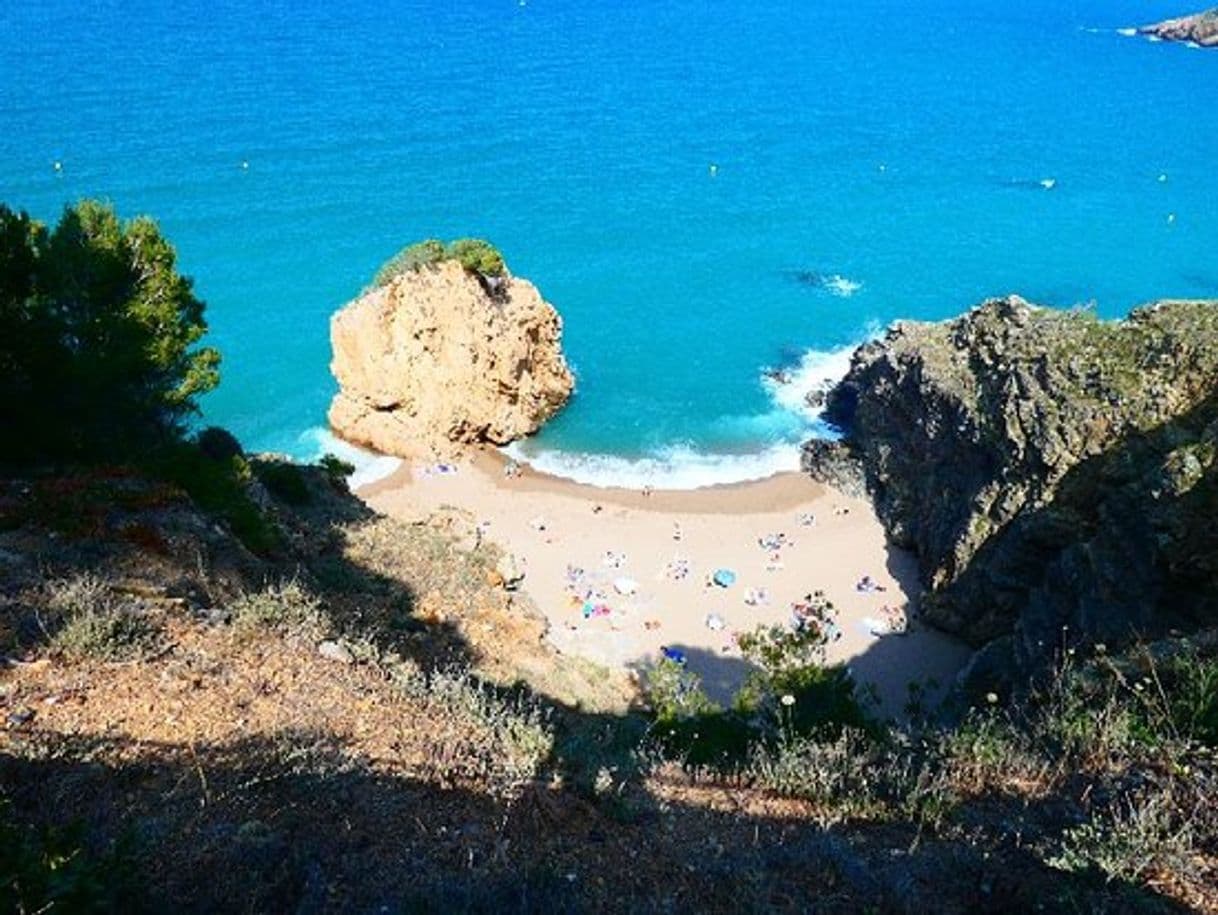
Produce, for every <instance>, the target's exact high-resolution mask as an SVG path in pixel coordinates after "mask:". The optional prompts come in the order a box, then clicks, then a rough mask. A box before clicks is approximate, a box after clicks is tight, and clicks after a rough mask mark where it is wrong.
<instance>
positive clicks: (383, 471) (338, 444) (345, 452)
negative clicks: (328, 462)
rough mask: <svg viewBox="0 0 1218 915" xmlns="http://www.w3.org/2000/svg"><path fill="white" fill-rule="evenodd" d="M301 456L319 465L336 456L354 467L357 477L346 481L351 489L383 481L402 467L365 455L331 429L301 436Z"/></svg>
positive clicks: (393, 460) (383, 456)
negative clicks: (325, 457)
mask: <svg viewBox="0 0 1218 915" xmlns="http://www.w3.org/2000/svg"><path fill="white" fill-rule="evenodd" d="M300 454H301V456H303V457H304V459H305V460H309V461H316V460H318V459H320V458H321V457H322V455H325V454H333V455H334V456H335V457H338V458H342V459H343V460H344V461H346V462H347V463H348V464H352V465H353V466H354V467H355V473H353V474H351V476H350V477H349V478H348V479H347V483H348V485H350V487H351V488H352V489H358V488H359V487H361V486H366V485H367V484H369V483H375V482H376V481H377V480H383V479H384V478H385V477H387V476H389V475H390V474H392V473H393V472H394V471H396V470H397V469H398V468H399V467H401V466H402V461H401V459H400V458H395V457H391V456H389V455H387V454H377V453H376V452H374V451H365V450H364V449H363V448H359V447H357V446H355V445H352V444H351V443H350V442H344V441H343V440H342V439H341V438H336V437H335V436H334V434H333V433H332V432H331V431H330V430H329V429H322V428H316V429H310V430H308V431H307V432H305V433H303V434H302V435H301V436H300Z"/></svg>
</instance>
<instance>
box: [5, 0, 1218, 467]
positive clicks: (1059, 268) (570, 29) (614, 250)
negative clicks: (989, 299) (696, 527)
mask: <svg viewBox="0 0 1218 915" xmlns="http://www.w3.org/2000/svg"><path fill="white" fill-rule="evenodd" d="M1186 11H1187V10H1185V9H1183V8H1181V7H1179V6H1178V5H1176V4H1173V3H1170V2H1160V0H1154V2H1147V3H1133V2H1104V3H1101V2H1099V0H1088V2H1074V3H1049V2H1048V0H1036V2H1033V3H1028V4H1021V5H1019V7H1018V8H1017V9H1015V8H1007V7H998V6H996V5H988V6H986V5H977V6H975V7H971V8H967V9H961V8H960V5H959V4H954V3H947V2H946V0H919V2H915V3H911V4H905V5H902V6H901V7H900V8H899V9H893V8H891V5H885V4H879V3H876V2H873V0H865V2H862V3H858V4H850V5H835V6H832V7H826V6H824V5H814V4H779V5H770V6H766V7H765V8H761V7H759V6H757V5H752V4H743V3H728V4H719V5H716V6H715V7H714V8H713V9H708V8H707V7H706V6H705V5H704V4H694V3H692V2H676V3H668V4H642V5H634V6H631V7H629V8H622V7H618V6H614V5H608V6H606V5H604V4H594V3H590V2H586V0H554V2H549V0H528V2H524V3H522V2H519V0H505V2H486V3H480V4H476V5H472V6H467V7H464V8H462V9H459V10H451V9H445V10H439V9H437V8H435V7H434V6H432V5H427V4H422V3H407V2H391V3H384V4H377V5H376V6H375V7H367V8H355V9H350V8H344V9H343V10H341V11H335V10H334V9H332V8H331V7H330V6H329V5H326V4H320V3H316V2H312V0H306V2H304V3H299V4H295V5H294V6H293V8H292V10H291V11H290V12H288V11H284V12H274V11H268V10H266V9H263V8H261V7H258V6H252V5H248V4H236V3H220V4H202V3H197V2H183V3H178V4H171V5H164V4H152V3H143V2H133V3H128V4H122V5H94V6H90V7H89V8H84V9H82V8H79V6H78V5H76V4H72V5H69V4H67V3H66V2H48V3H43V4H38V5H34V4H8V5H6V6H5V8H4V9H3V10H0V54H3V59H4V60H5V61H6V62H7V64H6V67H5V78H4V79H3V80H0V199H3V200H4V201H6V202H8V203H10V204H12V205H16V206H21V207H26V208H28V209H29V210H30V211H31V212H33V213H34V214H35V215H37V216H39V217H41V218H44V219H53V218H54V217H55V215H56V213H57V211H58V210H59V208H60V207H61V206H62V205H63V204H64V203H67V202H70V201H73V200H75V199H77V198H79V197H82V196H103V197H108V198H110V199H112V200H113V201H114V202H115V203H116V204H117V205H118V207H119V208H120V210H121V211H122V212H123V213H124V214H127V215H134V214H135V213H139V212H148V213H151V214H153V215H155V216H156V217H157V218H158V219H159V220H160V222H161V223H162V225H163V227H164V229H165V231H166V232H167V234H168V235H169V237H170V238H171V239H172V240H173V242H174V243H175V245H176V246H177V248H178V251H179V254H180V258H181V263H182V266H183V268H184V269H185V270H186V271H187V272H189V273H191V274H192V275H194V277H195V278H196V280H197V289H198V292H199V294H200V295H201V297H203V298H204V299H205V300H206V301H207V302H208V305H209V311H208V314H209V318H210V321H211V325H212V330H213V342H214V343H215V344H216V345H217V346H219V347H220V348H221V349H222V351H223V352H224V355H225V364H224V378H225V381H224V384H223V386H222V387H221V389H220V390H218V391H217V392H216V393H215V394H213V395H211V396H210V397H209V398H208V399H207V401H206V403H205V410H206V415H205V417H204V420H205V421H207V422H214V423H219V424H223V425H225V426H227V427H229V428H231V429H232V430H233V431H234V432H236V433H237V434H238V435H239V436H240V437H241V438H242V439H243V440H244V441H245V442H246V443H247V445H248V446H250V447H251V448H253V449H269V450H277V451H285V452H289V453H292V454H294V455H297V456H300V457H310V456H313V455H315V454H316V453H318V451H319V450H320V449H321V448H323V447H325V446H324V439H323V438H321V437H319V435H318V434H317V433H318V430H319V428H320V427H322V426H324V421H325V419H324V417H325V408H326V405H327V403H328V400H329V398H330V396H331V395H332V393H333V382H332V380H331V379H330V377H329V374H328V371H327V365H328V362H329V346H328V339H327V331H328V328H327V321H328V317H329V315H330V314H331V312H332V311H333V310H334V309H335V308H336V307H338V306H339V305H341V304H342V303H343V302H345V301H346V300H348V299H349V298H351V297H352V296H353V295H355V294H357V293H358V292H359V290H360V289H361V288H362V287H363V285H364V284H366V283H367V281H368V280H369V278H370V277H371V276H372V275H373V273H374V272H375V270H376V268H377V267H378V266H379V264H380V263H381V262H383V261H384V260H385V259H387V258H388V257H389V256H390V255H392V254H393V253H394V252H395V251H396V250H397V249H398V248H399V247H401V246H402V245H403V244H405V243H406V242H409V241H412V240H414V239H417V238H419V237H422V236H428V235H439V236H442V237H447V238H451V237H454V236H458V235H483V236H486V237H489V238H492V239H493V240H494V241H495V242H496V243H497V244H498V245H499V246H500V247H501V248H502V249H503V251H504V253H505V255H506V256H507V260H508V263H509V264H510V265H511V267H512V269H513V270H514V271H515V272H517V273H519V274H520V275H522V276H527V277H529V278H530V279H532V280H533V281H534V282H536V283H537V284H538V286H539V287H540V289H541V290H542V292H543V294H544V295H545V296H546V297H547V298H548V299H549V300H550V301H552V302H554V303H555V305H556V306H557V307H558V308H559V310H560V311H561V313H562V314H563V316H564V319H565V328H566V334H565V342H566V349H567V352H568V355H569V358H570V360H571V362H572V363H573V365H574V367H575V369H576V371H577V374H578V379H579V381H578V392H577V395H576V397H575V399H574V400H573V402H572V403H571V405H570V406H569V407H568V408H567V410H565V411H564V412H563V413H562V414H561V415H560V416H559V417H558V418H557V419H556V420H554V421H553V422H552V423H551V424H550V425H548V426H547V427H546V428H545V429H544V430H543V432H542V433H541V434H540V435H539V436H538V437H537V438H536V439H534V440H531V441H529V442H527V443H525V444H523V445H521V446H520V450H519V451H518V452H517V453H518V454H519V455H521V456H523V457H526V458H528V459H530V460H532V461H534V462H536V463H537V465H538V466H539V467H541V468H543V469H546V470H549V471H553V472H558V473H561V474H564V475H567V476H573V477H575V478H577V479H582V480H584V481H587V482H600V483H604V484H620V485H638V484H640V483H642V482H652V483H653V484H654V485H657V486H685V487H688V486H697V485H708V484H712V483H721V482H727V481H730V480H734V479H742V478H746V477H758V476H766V475H769V474H771V473H774V472H777V471H781V470H788V469H793V468H794V467H795V466H797V460H798V458H797V450H796V447H797V443H798V442H799V441H800V440H801V439H802V438H804V437H806V436H808V435H810V434H828V433H830V432H831V430H828V429H826V428H825V427H824V426H823V425H822V424H820V423H819V421H818V418H817V416H816V414H815V411H812V410H809V409H807V408H806V407H805V406H804V405H803V402H802V394H803V391H804V389H805V388H806V386H807V385H809V384H816V383H819V382H821V381H823V379H825V378H828V377H834V376H835V375H838V374H840V373H841V372H842V371H844V368H845V365H846V358H847V356H848V353H849V347H850V346H851V345H852V344H854V343H856V342H858V341H859V340H862V339H864V338H866V337H867V336H869V335H873V334H875V333H877V332H879V330H880V329H881V328H882V327H883V326H884V325H886V324H888V323H889V322H891V321H892V320H894V319H897V318H928V319H930V318H942V317H946V316H949V315H952V314H956V313H958V312H960V311H961V310H963V309H964V308H966V307H968V306H970V305H972V304H974V303H975V302H976V301H978V300H979V299H981V298H982V297H985V296H987V295H992V294H1003V293H1007V292H1013V291H1016V292H1020V293H1021V294H1023V295H1025V296H1026V297H1028V298H1030V299H1033V300H1035V301H1039V302H1044V303H1047V304H1054V305H1061V306H1069V305H1073V304H1076V303H1084V302H1091V301H1094V302H1095V303H1096V305H1097V307H1098V309H1099V311H1100V312H1101V313H1102V314H1104V315H1108V316H1114V315H1118V314H1121V313H1123V312H1124V311H1126V310H1127V309H1128V308H1129V307H1131V306H1133V305H1135V304H1137V303H1139V302H1142V301H1146V300H1149V299H1152V298H1158V297H1167V296H1214V295H1218V265H1215V264H1214V261H1213V257H1212V251H1213V249H1214V243H1215V241H1216V240H1218V176H1215V174H1214V170H1213V168H1212V155H1213V149H1214V140H1215V138H1218V109H1215V108H1214V106H1213V105H1212V104H1211V93H1209V92H1206V91H1204V87H1208V86H1212V85H1214V81H1215V78H1216V76H1218V51H1215V52H1207V51H1200V50H1194V49H1189V48H1187V47H1183V46H1169V45H1166V44H1152V43H1150V42H1147V41H1145V40H1142V39H1140V38H1137V37H1130V36H1126V35H1122V34H1120V33H1119V32H1118V31H1117V30H1118V29H1120V28H1122V27H1127V26H1130V25H1135V24H1140V23H1142V22H1146V21H1150V20H1154V19H1157V18H1162V17H1165V16H1168V15H1172V14H1179V13H1182V12H1186ZM66 58H71V66H68V65H66V64H65V59H66ZM56 163H58V165H59V167H58V168H56V167H55V165H56ZM767 368H781V369H785V370H788V371H789V372H790V373H791V375H792V376H793V377H794V378H796V379H799V381H798V383H792V384H791V385H781V384H774V383H773V382H771V381H768V380H767V379H766V377H765V375H764V372H765V370H766V369H767Z"/></svg>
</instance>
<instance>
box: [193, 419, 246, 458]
mask: <svg viewBox="0 0 1218 915" xmlns="http://www.w3.org/2000/svg"><path fill="white" fill-rule="evenodd" d="M195 444H197V445H198V446H199V450H200V451H202V452H203V454H204V456H205V457H207V458H209V459H210V460H213V461H229V460H232V459H233V458H235V457H243V456H244V455H245V449H244V448H242V447H241V442H239V441H237V436H235V435H233V434H232V433H231V432H229V431H228V430H227V429H222V428H220V427H219V426H208V427H207V428H206V429H204V430H203V431H201V432H200V433H198V434H197V435H196V436H195Z"/></svg>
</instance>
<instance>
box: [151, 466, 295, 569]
mask: <svg viewBox="0 0 1218 915" xmlns="http://www.w3.org/2000/svg"><path fill="white" fill-rule="evenodd" d="M144 466H145V468H146V469H147V470H149V471H150V472H151V473H153V474H154V475H155V476H157V477H158V478H159V479H162V480H165V481H166V482H169V483H173V484H175V485H177V486H179V487H181V488H182V489H183V490H185V491H186V492H187V494H189V495H190V497H191V498H192V499H193V500H194V502H195V504H196V505H198V506H199V508H201V509H203V510H204V511H206V512H208V513H210V514H212V515H214V516H216V517H217V518H218V519H219V520H221V521H223V522H225V523H226V524H227V525H228V526H229V527H230V528H231V529H232V531H233V533H234V534H235V535H236V536H237V538H238V539H239V540H240V541H241V542H242V543H243V544H245V546H246V547H247V548H248V549H249V550H251V551H253V552H254V553H258V554H260V555H266V554H269V553H271V552H273V551H274V550H275V549H277V548H278V547H279V545H280V536H279V531H278V529H277V528H276V527H275V526H274V525H273V524H272V523H271V522H270V521H269V520H268V519H267V518H266V517H265V516H264V515H263V513H262V511H261V510H260V509H259V508H258V506H257V505H255V504H254V503H253V501H252V500H251V499H250V497H249V495H248V493H247V492H246V487H247V485H248V484H249V482H250V480H251V479H252V471H251V470H250V465H249V462H248V461H246V459H245V458H243V457H240V456H234V457H232V458H229V459H228V460H225V461H213V460H211V459H210V458H208V457H207V456H206V455H205V454H204V453H203V452H202V451H201V450H200V449H199V447H198V446H196V445H194V444H192V443H189V442H178V443H174V444H170V445H166V446H164V447H162V448H160V449H158V450H157V451H155V452H153V453H152V454H150V455H149V456H148V458H147V459H146V460H145V462H144Z"/></svg>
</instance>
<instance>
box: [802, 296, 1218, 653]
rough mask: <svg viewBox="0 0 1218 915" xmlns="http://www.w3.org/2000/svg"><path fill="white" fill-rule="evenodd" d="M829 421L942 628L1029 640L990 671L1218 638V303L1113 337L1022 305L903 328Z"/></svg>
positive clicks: (862, 361) (1009, 646)
mask: <svg viewBox="0 0 1218 915" xmlns="http://www.w3.org/2000/svg"><path fill="white" fill-rule="evenodd" d="M828 416H829V419H830V420H831V421H832V422H835V423H837V424H838V425H840V426H842V427H843V428H845V429H847V436H846V442H847V444H848V446H849V448H850V450H851V451H852V453H853V454H854V455H855V456H856V457H857V458H858V459H859V460H861V462H862V464H863V468H864V474H865V479H866V484H867V488H868V490H869V491H870V492H871V494H872V495H873V497H874V499H875V503H876V509H877V511H878V513H879V515H880V517H881V519H882V520H883V522H884V524H885V526H886V528H887V530H888V532H889V535H890V536H891V537H892V539H893V540H894V541H895V542H896V543H898V544H899V545H901V546H904V547H907V548H910V549H912V550H914V551H915V553H916V554H917V557H918V560H919V563H920V567H921V572H922V577H923V584H924V586H925V588H926V591H927V594H926V599H925V601H924V603H923V609H924V614H925V617H926V619H928V620H929V621H930V622H932V623H934V624H936V625H938V626H940V627H941V628H944V629H947V630H949V631H952V632H955V633H958V634H960V635H961V636H963V637H965V638H966V639H968V640H970V641H971V642H972V643H973V644H975V645H978V646H982V645H985V644H987V643H989V642H991V641H993V640H995V639H1001V638H1004V637H1010V639H1009V641H1004V642H1003V643H1002V645H1003V648H1002V650H1001V652H998V649H997V647H995V649H994V650H992V651H990V652H989V654H988V655H987V659H990V658H996V657H997V656H998V654H999V653H1001V654H1003V655H1004V656H1009V657H1010V658H1011V660H1012V663H1011V665H1009V666H1010V669H1012V670H1019V671H1025V672H1027V671H1031V670H1034V669H1035V668H1037V667H1038V666H1039V665H1041V664H1043V663H1045V662H1046V661H1047V660H1048V659H1049V658H1050V657H1051V656H1052V653H1053V651H1054V650H1055V649H1060V648H1061V647H1063V646H1064V645H1066V644H1070V643H1072V642H1073V641H1075V640H1081V639H1099V640H1103V641H1106V642H1108V643H1109V644H1110V645H1113V644H1118V643H1120V642H1121V641H1122V640H1129V639H1131V638H1134V637H1136V636H1143V635H1154V634H1157V633H1160V632H1163V631H1166V630H1167V629H1169V628H1171V627H1173V626H1179V627H1182V628H1184V627H1188V628H1192V627H1196V626H1198V625H1201V624H1204V623H1205V622H1210V623H1212V622H1214V621H1218V533H1216V528H1215V527H1214V518H1215V517H1218V303H1210V302H1164V303H1160V304H1157V305H1153V306H1148V307H1145V308H1140V309H1137V310H1136V311H1134V312H1133V313H1132V314H1131V315H1130V316H1129V317H1128V318H1127V319H1126V320H1124V321H1119V322H1104V321H1100V320H1098V319H1097V318H1096V317H1095V316H1094V315H1092V314H1090V313H1088V312H1083V311H1071V312H1064V311H1058V310H1052V309H1041V308H1036V307H1034V306H1032V305H1029V304H1028V303H1027V302H1025V301H1023V300H1022V299H1020V298H1018V297H1010V298H1005V299H996V300H992V301H989V302H986V303H984V304H983V305H981V306H980V307H978V308H976V309H974V310H973V311H971V312H970V313H968V314H967V315H965V316H963V317H961V318H958V319H956V320H954V321H947V322H943V323H934V324H930V323H913V322H910V323H901V324H898V325H896V326H895V327H893V328H892V329H891V330H890V331H889V332H888V334H887V335H886V336H885V337H884V338H883V339H882V340H880V341H877V342H874V343H871V344H868V345H866V346H863V347H861V348H860V349H859V350H858V351H857V352H856V353H855V355H854V359H853V363H852V366H851V369H850V372H849V373H848V375H847V376H846V378H845V379H844V380H843V381H842V383H841V384H840V385H838V386H837V387H836V388H835V389H834V390H833V391H832V392H831V394H830V396H829V403H828ZM825 457H826V456H824V455H820V454H819V453H807V452H806V453H805V462H806V464H807V465H808V466H809V469H813V470H814V469H816V468H817V466H818V465H819V464H822V463H825V462H826V461H825ZM840 462H841V460H840V456H839V457H836V458H835V460H834V461H833V462H830V463H838V464H840ZM984 666H985V667H986V668H987V670H989V671H991V673H992V671H993V670H994V669H995V668H996V667H1002V666H1003V665H995V664H993V663H989V661H987V663H986V664H985V665H984Z"/></svg>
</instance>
